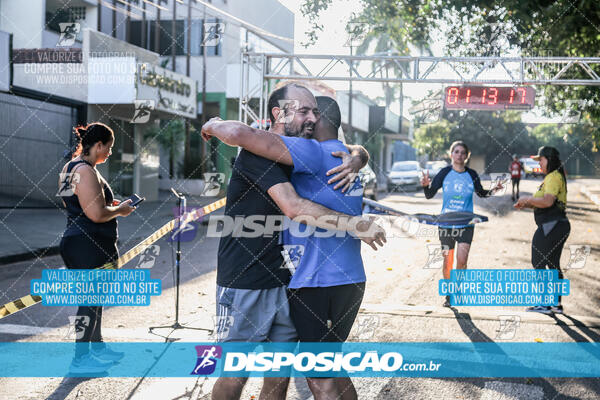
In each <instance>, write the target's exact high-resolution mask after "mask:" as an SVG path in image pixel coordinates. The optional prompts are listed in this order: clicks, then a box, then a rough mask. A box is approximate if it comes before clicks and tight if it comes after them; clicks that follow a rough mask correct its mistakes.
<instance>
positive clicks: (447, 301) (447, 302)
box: [442, 296, 452, 307]
mask: <svg viewBox="0 0 600 400" xmlns="http://www.w3.org/2000/svg"><path fill="white" fill-rule="evenodd" d="M442 307H452V304H450V296H446V301H444V304H443V305H442Z"/></svg>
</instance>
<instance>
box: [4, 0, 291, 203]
mask: <svg viewBox="0 0 600 400" xmlns="http://www.w3.org/2000/svg"><path fill="white" fill-rule="evenodd" d="M264 10H268V13H269V15H265V13H264ZM0 15H1V17H0V31H4V32H5V35H6V34H8V37H9V40H8V43H9V44H8V46H9V47H10V48H11V49H12V51H9V52H8V54H9V58H10V60H9V61H8V63H7V67H8V68H10V74H9V78H8V79H9V80H10V82H8V84H7V85H5V86H4V87H3V85H2V82H1V81H0V91H2V92H3V93H0V115H3V117H5V118H4V119H3V121H6V122H5V123H4V124H3V126H2V127H1V128H0V137H3V138H5V145H6V146H7V147H5V149H4V150H5V153H4V154H5V155H6V156H5V157H4V159H3V160H2V161H1V162H2V163H3V164H2V165H3V166H4V167H5V168H3V169H2V172H0V183H2V189H0V193H1V194H2V196H3V197H5V198H7V199H8V200H7V201H8V203H9V205H12V204H13V203H14V205H16V204H17V203H18V199H22V198H24V197H27V198H28V199H29V200H31V201H35V202H39V203H40V204H48V203H52V202H53V203H57V198H56V196H55V193H56V179H57V175H58V172H59V170H60V168H61V167H62V165H63V164H64V162H65V160H66V158H65V156H67V155H68V153H69V151H70V150H71V148H72V146H73V144H74V138H73V136H72V127H73V126H75V125H77V124H83V123H86V122H90V121H101V122H105V123H107V124H108V125H109V126H111V127H112V128H113V130H114V131H115V136H116V140H115V146H114V148H113V155H112V157H111V158H110V159H109V161H108V162H107V163H106V164H104V165H102V166H100V167H99V168H100V169H101V171H102V173H103V175H104V176H106V177H108V178H109V180H110V182H111V185H112V186H113V189H115V191H116V192H117V193H118V195H120V196H127V195H129V194H131V193H134V192H135V193H139V194H141V195H143V196H145V197H147V199H149V200H154V199H157V198H158V190H159V179H160V178H170V177H171V175H172V174H175V175H179V176H181V174H183V173H186V172H187V173H188V175H191V174H189V172H190V168H189V166H188V169H187V171H185V170H184V168H183V166H182V164H183V163H182V161H183V154H184V153H185V154H186V155H187V156H188V158H189V159H190V160H191V162H192V163H195V164H194V165H192V166H195V165H197V167H196V168H191V170H192V172H194V174H193V175H194V176H193V177H201V176H202V174H201V173H202V172H210V171H219V172H223V173H225V174H227V175H228V174H229V172H230V161H231V158H232V157H234V156H235V149H232V148H229V147H227V146H224V145H222V144H219V143H211V144H209V145H208V146H206V145H205V144H204V143H203V142H202V141H201V139H200V136H199V134H198V131H199V128H200V125H201V121H203V120H205V119H208V118H211V117H213V116H220V117H222V118H229V119H237V110H238V105H237V95H238V93H239V74H240V72H239V71H240V68H239V64H240V51H241V50H242V49H250V50H255V51H275V52H290V51H291V50H292V49H293V31H294V15H293V13H291V12H290V11H289V10H288V9H287V8H285V7H283V6H282V5H281V4H280V3H279V2H278V1H275V0H258V1H252V2H248V1H243V0H213V1H200V0H190V1H189V2H188V1H187V0H186V1H184V2H183V4H182V2H181V1H175V0H154V1H150V0H148V1H145V0H118V1H117V0H68V1H67V0H31V1H28V2H27V6H25V5H24V2H23V1H20V0H2V1H1V2H0ZM0 39H2V35H0ZM0 42H3V43H4V41H2V40H0ZM0 52H2V45H1V44H0ZM2 53H3V52H2ZM3 54H4V53H3ZM2 65H3V64H0V66H2ZM7 67H6V66H5V68H4V69H6V68H7ZM2 76H3V75H2V74H0V77H2ZM140 110H149V116H144V115H142V114H141V113H139V114H138V111H140ZM140 116H141V118H138V117H140ZM182 120H185V121H187V122H188V123H189V125H188V127H189V130H188V132H189V134H188V135H186V137H185V139H184V140H180V141H179V143H175V144H174V145H173V143H171V145H169V141H168V140H166V141H165V135H166V134H167V133H168V131H169V130H168V129H167V128H166V127H167V126H169V124H170V123H171V122H173V121H182ZM185 125H186V124H184V125H183V126H185ZM173 140H174V139H173ZM165 143H166V145H167V147H175V148H176V150H178V151H176V152H175V154H176V156H175V157H176V159H175V160H173V159H172V158H173V157H171V156H172V154H171V151H170V148H169V149H165ZM40 146H43V148H44V151H43V154H41V155H40V156H39V157H37V158H36V159H35V162H32V161H31V160H28V159H27V156H26V155H27V154H32V152H33V151H35V150H36V149H39V148H40ZM173 165H174V168H173V167H172V166H173ZM38 175H39V176H38ZM32 188H34V189H32ZM13 198H14V200H10V199H13ZM11 202H12V203H11Z"/></svg>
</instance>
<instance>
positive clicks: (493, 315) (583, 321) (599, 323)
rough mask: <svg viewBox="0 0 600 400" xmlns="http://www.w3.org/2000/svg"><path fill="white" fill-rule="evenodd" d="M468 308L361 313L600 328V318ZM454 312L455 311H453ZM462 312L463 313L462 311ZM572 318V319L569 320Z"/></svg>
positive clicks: (380, 307) (404, 307)
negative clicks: (514, 320) (514, 317)
mask: <svg viewBox="0 0 600 400" xmlns="http://www.w3.org/2000/svg"><path fill="white" fill-rule="evenodd" d="M465 308H466V307H452V308H447V307H434V306H412V305H408V304H396V305H385V304H374V303H364V304H362V305H361V307H360V311H359V312H360V313H363V314H372V313H378V314H389V315H403V316H413V317H428V318H448V319H457V318H459V319H464V318H470V319H472V320H488V321H497V320H498V318H499V317H500V316H504V315H517V316H519V317H520V318H521V322H523V323H534V324H544V325H567V326H584V327H586V328H594V329H596V328H600V318H597V317H589V316H579V315H571V314H565V315H566V316H564V317H563V316H562V314H558V315H556V316H555V318H553V317H551V316H549V315H545V314H538V313H531V312H526V311H516V310H514V311H513V310H491V309H490V310H476V309H473V307H470V309H469V310H465ZM453 310H454V311H453ZM461 310H462V311H461ZM568 317H571V318H572V319H569V318H568Z"/></svg>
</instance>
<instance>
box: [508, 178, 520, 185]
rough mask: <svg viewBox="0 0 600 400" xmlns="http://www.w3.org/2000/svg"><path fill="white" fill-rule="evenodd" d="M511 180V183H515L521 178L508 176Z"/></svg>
mask: <svg viewBox="0 0 600 400" xmlns="http://www.w3.org/2000/svg"><path fill="white" fill-rule="evenodd" d="M510 179H511V180H512V183H513V185H514V184H515V183H519V181H520V180H521V178H510Z"/></svg>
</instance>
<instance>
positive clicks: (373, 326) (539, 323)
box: [0, 180, 600, 400]
mask: <svg viewBox="0 0 600 400" xmlns="http://www.w3.org/2000/svg"><path fill="white" fill-rule="evenodd" d="M538 184H539V180H538V181H533V180H529V181H525V182H523V183H522V192H523V194H527V193H528V192H529V193H531V192H533V191H534V190H535V188H536V187H537V185H538ZM568 200H569V218H570V220H571V224H572V233H571V236H570V237H569V239H568V241H567V246H566V250H565V252H564V253H563V257H562V260H561V264H562V265H563V266H566V265H568V264H569V257H570V253H569V251H568V250H567V249H568V246H569V245H581V244H587V245H590V246H591V254H590V256H589V257H588V259H587V262H586V264H585V266H584V267H583V268H578V269H568V270H567V271H566V278H567V279H569V280H570V281H571V295H569V296H567V297H566V298H565V299H564V300H563V303H564V306H565V311H566V315H565V316H560V317H556V318H552V317H549V316H544V315H537V314H533V315H532V314H530V313H524V312H523V308H520V307H505V308H483V307H460V308H458V309H457V310H454V311H453V310H450V309H445V308H443V307H441V303H442V299H441V297H440V296H438V295H437V280H438V279H440V278H441V270H440V269H435V268H433V269H432V268H426V266H427V260H428V254H429V252H428V245H436V244H437V243H438V242H437V237H436V236H435V235H436V234H435V230H433V231H428V230H421V231H420V232H419V234H418V235H417V236H407V235H405V234H404V235H403V234H402V232H401V231H400V230H396V231H395V232H394V236H395V237H392V238H390V240H389V242H388V244H387V246H386V247H384V248H383V249H381V250H380V251H377V252H375V251H373V250H371V249H370V248H369V247H367V246H363V258H364V260H365V264H366V270H367V279H368V283H367V290H366V294H365V299H364V301H363V308H362V310H361V313H360V315H359V319H358V321H357V324H355V328H354V330H353V333H352V340H363V341H365V340H366V341H386V342H392V341H393V342H419V341H424V342H468V341H474V342H482V341H483V342H490V341H494V342H510V341H514V342H533V341H535V340H541V341H544V342H572V341H578V342H598V341H600V315H599V314H600V313H599V312H598V306H599V305H600V290H599V289H600V279H599V275H600V271H599V270H598V268H597V266H598V265H599V261H600V229H599V228H598V227H600V213H599V212H598V211H597V207H595V206H593V205H592V204H591V203H590V202H589V200H588V199H587V198H586V197H584V196H583V195H581V194H580V193H579V187H578V183H577V182H569V199H568ZM382 201H383V202H384V203H386V204H388V205H390V206H394V207H397V208H399V209H402V210H405V211H408V212H417V211H418V212H431V213H437V212H439V210H440V208H441V198H440V197H439V196H438V197H436V198H435V199H432V200H426V199H425V198H424V197H423V195H422V194H421V193H397V194H393V195H390V196H388V197H386V198H385V199H384V200H382ZM475 206H476V207H475V212H477V213H481V214H485V215H487V216H489V218H490V221H489V222H487V223H482V224H478V226H477V227H476V232H475V239H474V242H473V246H472V250H471V254H470V259H469V267H470V268H528V267H529V266H530V264H529V257H530V238H531V236H532V235H533V232H534V230H535V226H534V223H533V215H532V213H531V212H530V211H515V210H513V208H512V202H511V201H510V196H506V195H504V196H498V197H494V198H491V199H477V198H476V201H475ZM204 229H205V228H204ZM389 234H391V232H390V233H389ZM202 237H203V236H202V235H198V236H197V237H196V238H195V239H194V240H193V241H191V242H188V243H185V244H183V254H184V258H183V261H182V283H183V284H182V289H181V293H182V303H181V314H180V320H181V321H182V322H183V323H186V324H189V325H192V326H196V327H204V328H207V329H210V328H211V327H212V316H213V315H214V280H215V273H214V268H215V264H216V261H215V256H216V249H217V244H218V241H217V239H202ZM158 244H159V245H160V255H159V257H158V258H157V260H156V263H155V265H154V267H153V269H152V277H153V278H160V279H162V282H163V295H162V296H161V297H160V298H153V300H152V304H151V305H150V306H149V307H143V308H133V307H118V308H117V307H113V308H108V309H107V310H106V313H105V317H104V325H103V327H104V336H105V339H106V340H108V341H126V340H131V341H134V340H135V341H146V340H148V341H152V340H159V341H160V340H163V339H162V338H160V337H157V336H152V335H149V334H148V333H147V327H148V326H152V325H161V324H164V323H170V322H172V321H173V318H174V312H173V307H174V290H173V273H172V269H171V265H172V258H171V257H172V253H171V248H170V244H169V243H168V242H166V240H162V241H160V242H159V243H158ZM137 262H138V260H134V261H133V262H132V265H133V264H136V263H137ZM58 265H60V259H59V258H57V257H47V258H44V259H42V260H37V261H35V262H31V261H30V262H21V263H15V264H11V265H6V266H2V267H0V302H4V301H8V300H12V299H14V298H16V297H18V296H20V295H23V294H25V293H27V292H28V290H29V280H30V279H33V278H39V275H40V271H41V269H43V268H45V267H56V266H58ZM49 310H50V311H51V312H49ZM73 314H74V308H73V307H63V308H60V307H58V308H56V309H49V308H47V307H42V306H40V305H38V306H35V307H32V308H31V309H28V310H26V311H23V312H20V313H18V314H15V315H13V316H10V317H8V318H5V319H3V320H1V321H0V341H15V340H22V341H41V340H46V341H60V340H65V339H64V338H65V334H66V332H67V327H66V322H67V317H68V315H73ZM501 315H511V316H514V317H518V318H519V320H520V324H519V325H518V327H517V328H516V329H515V330H514V332H513V335H512V336H511V335H508V336H510V337H503V336H502V335H501V332H499V330H500V318H499V316H501ZM359 323H360V324H361V325H360V327H359ZM365 326H368V327H370V328H369V329H365V328H364V327H365ZM159 333H163V334H167V333H168V332H167V331H161V332H159ZM207 335H208V333H207V332H202V331H186V332H177V333H175V334H174V335H172V337H180V338H181V340H185V341H202V340H206V338H207V337H208V336H207ZM213 384H214V380H213V379H205V378H199V379H196V378H184V379H161V378H152V379H149V378H136V379H134V378H128V379H115V378H99V379H90V380H82V379H59V378H52V379H21V378H19V379H17V378H11V379H7V378H4V379H0V398H3V399H39V398H50V399H64V398H67V399H75V398H77V399H97V398H111V399H112V398H114V399H127V398H135V399H146V398H161V399H175V398H178V399H198V398H208V396H209V393H210V389H211V387H212V385H213ZM355 384H356V386H357V390H358V391H359V395H360V398H364V399H400V398H409V399H430V398H437V399H482V400H488V399H494V400H496V399H596V398H598V397H599V396H600V380H599V379H538V378H536V379H527V378H524V379H494V378H489V379H481V378H480V379H389V378H381V379H367V378H360V379H355ZM259 390H260V380H259V379H252V380H250V382H249V384H248V386H247V388H246V390H245V392H244V394H243V397H242V398H243V399H250V398H251V396H252V395H255V396H258V393H259ZM288 398H290V399H309V398H310V393H309V392H308V390H307V388H306V385H305V383H304V382H303V381H302V380H301V379H297V380H294V382H293V383H292V385H291V387H290V391H289V396H288Z"/></svg>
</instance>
